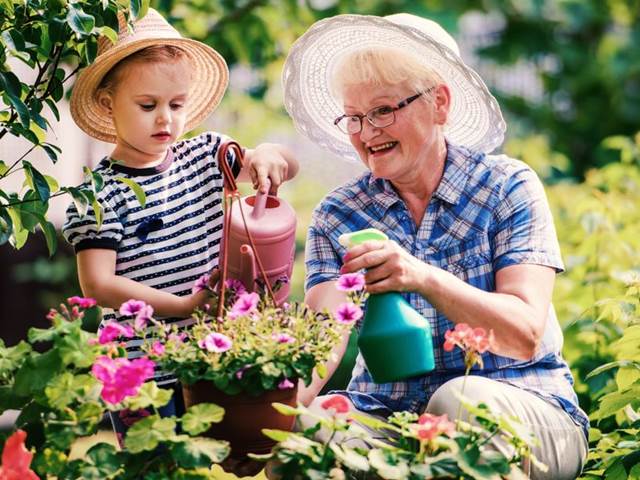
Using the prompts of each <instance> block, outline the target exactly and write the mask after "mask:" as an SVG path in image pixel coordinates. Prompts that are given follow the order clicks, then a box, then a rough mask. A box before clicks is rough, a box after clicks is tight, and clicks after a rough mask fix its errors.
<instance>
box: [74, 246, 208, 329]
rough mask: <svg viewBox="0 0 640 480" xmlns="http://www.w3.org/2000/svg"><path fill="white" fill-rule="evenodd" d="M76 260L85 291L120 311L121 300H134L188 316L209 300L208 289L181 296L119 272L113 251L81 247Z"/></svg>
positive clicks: (165, 314) (158, 312)
mask: <svg viewBox="0 0 640 480" xmlns="http://www.w3.org/2000/svg"><path fill="white" fill-rule="evenodd" d="M77 262H78V277H79V279H80V287H81V288H82V293H83V294H84V295H85V296H87V297H92V298H95V299H96V300H97V302H98V305H100V306H102V307H109V308H113V309H116V310H117V309H118V308H119V307H120V305H121V304H122V303H124V302H126V301H127V300H130V299H135V300H142V301H144V302H146V303H147V304H149V305H151V306H152V307H153V310H154V313H155V314H156V315H158V316H163V317H183V318H187V317H190V316H191V313H192V312H193V310H194V309H195V308H196V307H202V306H203V305H204V304H205V303H207V302H208V300H209V296H208V292H207V291H202V292H198V293H196V294H193V295H188V296H186V297H179V296H178V295H174V294H172V293H168V292H163V291H162V290H157V289H155V288H153V287H149V286H147V285H143V284H142V283H139V282H136V281H135V280H131V279H129V278H126V277H122V276H119V275H116V274H115V271H116V252H115V251H114V250H107V249H98V248H89V249H87V250H81V251H80V252H78V254H77Z"/></svg>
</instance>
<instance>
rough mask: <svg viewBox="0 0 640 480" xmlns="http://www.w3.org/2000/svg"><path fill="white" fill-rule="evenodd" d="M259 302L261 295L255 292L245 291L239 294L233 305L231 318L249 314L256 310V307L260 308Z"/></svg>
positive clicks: (230, 313)
mask: <svg viewBox="0 0 640 480" xmlns="http://www.w3.org/2000/svg"><path fill="white" fill-rule="evenodd" d="M259 302H260V296H259V295H258V294H257V293H255V292H251V293H243V294H242V295H239V296H238V299H237V300H236V301H235V303H234V304H233V306H232V307H231V311H230V312H229V318H231V319H232V320H233V319H236V318H238V317H241V316H243V315H248V314H250V313H252V312H254V311H255V310H256V308H258V303H259Z"/></svg>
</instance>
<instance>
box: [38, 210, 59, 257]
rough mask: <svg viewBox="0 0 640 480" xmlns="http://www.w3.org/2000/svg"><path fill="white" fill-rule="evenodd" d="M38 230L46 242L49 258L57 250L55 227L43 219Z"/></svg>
mask: <svg viewBox="0 0 640 480" xmlns="http://www.w3.org/2000/svg"><path fill="white" fill-rule="evenodd" d="M40 229H41V230H42V233H43V234H44V239H45V241H46V242H47V250H48V251H49V257H53V255H54V254H55V253H56V250H57V248H58V234H57V231H56V227H55V226H54V225H53V223H51V222H49V221H47V220H45V219H44V218H43V219H42V220H41V221H40Z"/></svg>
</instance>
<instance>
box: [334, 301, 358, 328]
mask: <svg viewBox="0 0 640 480" xmlns="http://www.w3.org/2000/svg"><path fill="white" fill-rule="evenodd" d="M334 316H335V318H336V320H337V321H338V322H340V323H353V322H355V321H358V320H360V319H361V318H362V309H361V308H360V307H359V306H357V305H356V304H355V303H351V302H345V303H341V304H340V305H338V308H337V309H336V311H335V312H334Z"/></svg>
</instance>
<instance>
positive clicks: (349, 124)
mask: <svg viewBox="0 0 640 480" xmlns="http://www.w3.org/2000/svg"><path fill="white" fill-rule="evenodd" d="M336 125H338V128H339V129H340V130H342V131H343V132H344V133H346V134H347V135H354V134H356V133H358V132H359V131H360V129H361V127H362V124H361V123H360V117H356V116H352V117H342V118H341V119H340V120H339V121H338V122H337V123H336Z"/></svg>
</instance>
